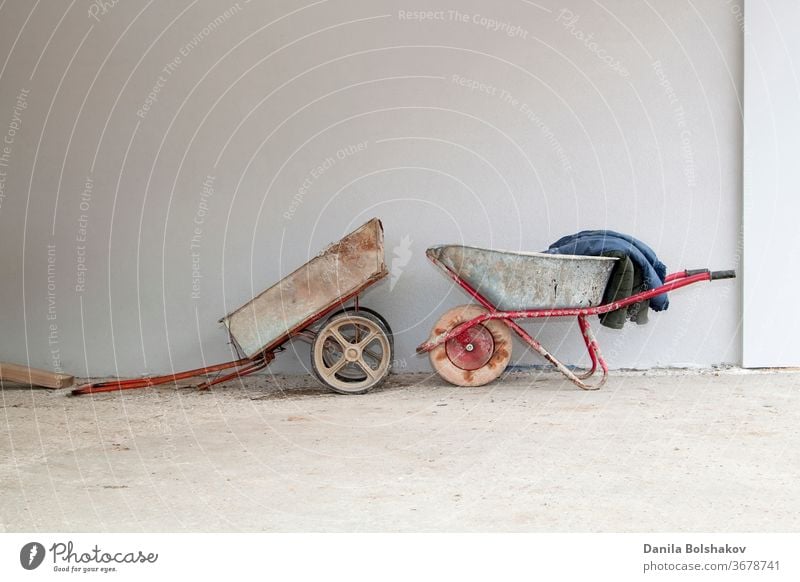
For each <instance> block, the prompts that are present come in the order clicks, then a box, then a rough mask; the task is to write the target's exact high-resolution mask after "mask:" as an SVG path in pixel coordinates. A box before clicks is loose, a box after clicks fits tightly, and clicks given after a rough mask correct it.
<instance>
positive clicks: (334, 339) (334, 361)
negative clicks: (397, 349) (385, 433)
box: [311, 311, 394, 394]
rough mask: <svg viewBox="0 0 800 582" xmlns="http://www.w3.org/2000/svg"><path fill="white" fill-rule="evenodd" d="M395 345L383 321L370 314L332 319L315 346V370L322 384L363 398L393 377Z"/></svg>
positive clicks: (346, 314) (315, 341)
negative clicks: (391, 369) (390, 373)
mask: <svg viewBox="0 0 800 582" xmlns="http://www.w3.org/2000/svg"><path fill="white" fill-rule="evenodd" d="M392 344H393V342H392V341H391V336H390V334H389V333H388V332H387V330H386V328H385V327H384V325H383V324H382V323H381V322H380V320H379V319H378V318H376V317H374V316H371V315H370V314H367V313H362V312H361V311H359V312H345V313H339V314H337V315H334V316H332V317H331V318H330V319H328V321H326V322H325V325H323V326H322V328H321V329H320V330H319V331H318V332H317V336H316V338H315V339H314V343H313V345H312V346H311V366H312V369H313V371H314V375H315V376H316V377H317V379H319V381H320V382H322V383H323V384H325V385H326V386H328V387H329V388H331V389H332V390H334V391H336V392H339V393H342V394H363V393H365V392H367V391H368V390H370V389H371V388H374V387H375V386H377V385H378V384H380V383H381V382H382V381H383V380H385V379H386V376H387V375H388V374H389V369H390V368H391V364H392V357H393V351H394V350H393V345H392Z"/></svg>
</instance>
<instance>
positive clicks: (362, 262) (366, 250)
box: [220, 218, 388, 358]
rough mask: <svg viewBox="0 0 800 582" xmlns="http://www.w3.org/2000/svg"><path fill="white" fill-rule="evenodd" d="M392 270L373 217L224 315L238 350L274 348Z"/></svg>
mask: <svg viewBox="0 0 800 582" xmlns="http://www.w3.org/2000/svg"><path fill="white" fill-rule="evenodd" d="M387 274H388V270H387V268H386V264H385V262H384V255H383V226H382V225H381V221H380V220H378V219H377V218H373V219H372V220H370V221H369V222H367V223H366V224H364V225H363V226H361V227H360V228H358V229H356V230H355V231H353V232H351V233H350V234H348V235H347V236H346V237H344V238H343V239H341V240H340V241H339V242H337V243H334V244H332V245H330V246H329V247H328V248H326V249H325V250H324V251H322V252H321V253H320V254H319V255H317V256H316V257H315V258H313V259H311V260H310V261H309V262H308V263H306V264H305V265H303V266H302V267H300V268H299V269H297V270H296V271H294V272H293V273H291V274H290V275H288V276H286V277H285V278H283V279H282V280H281V281H280V282H279V283H277V284H276V285H273V286H272V287H270V288H269V289H267V290H266V291H264V292H263V293H261V294H260V295H258V296H257V297H255V298H254V299H253V300H251V301H250V302H248V303H246V304H245V305H243V306H241V307H240V308H239V309H237V310H236V311H234V312H233V313H230V314H229V315H226V316H225V317H223V318H222V319H221V320H220V321H221V322H222V323H224V324H225V326H226V327H227V328H228V332H229V333H230V336H231V338H232V339H233V341H234V343H235V345H236V346H237V348H238V349H239V351H240V352H241V353H242V354H244V355H245V356H247V357H248V358H249V357H253V356H255V355H257V354H258V353H260V352H263V351H266V350H272V349H274V348H276V347H277V346H279V345H280V344H282V343H283V342H285V341H286V340H287V339H289V337H291V335H292V334H293V333H295V332H297V331H300V330H302V329H304V328H306V327H307V326H309V325H311V324H312V323H313V322H314V321H316V320H317V319H319V317H320V316H321V315H324V314H325V313H327V312H328V311H331V310H332V309H334V308H335V307H336V306H337V305H339V304H342V303H344V302H345V301H347V300H349V299H351V298H352V297H354V296H355V295H357V294H358V293H360V292H361V291H363V290H364V289H365V288H367V287H369V286H370V285H372V284H373V283H374V282H375V281H377V280H378V279H381V278H382V277H385V276H386V275H387Z"/></svg>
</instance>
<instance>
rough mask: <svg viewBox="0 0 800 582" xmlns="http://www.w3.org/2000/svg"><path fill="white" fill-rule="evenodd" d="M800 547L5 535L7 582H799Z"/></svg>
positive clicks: (578, 538)
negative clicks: (199, 581) (53, 581)
mask: <svg viewBox="0 0 800 582" xmlns="http://www.w3.org/2000/svg"><path fill="white" fill-rule="evenodd" d="M798 548H800V535H798V534H680V533H676V534H58V533H52V534H41V533H31V534H3V535H0V580H50V579H58V580H64V579H67V578H69V579H72V580H79V579H80V580H85V579H89V580H114V581H123V580H147V579H150V580H166V579H171V578H173V577H174V580H176V581H177V580H187V579H188V578H187V577H189V576H195V577H197V578H199V579H202V580H208V579H214V578H216V579H221V580H230V581H233V580H236V581H237V582H238V581H239V580H269V579H276V580H306V579H311V578H319V579H325V580H326V582H327V581H329V580H340V579H341V580H348V581H349V582H353V581H356V580H370V581H371V582H375V581H384V580H404V581H408V580H418V579H422V580H440V581H443V580H459V581H460V580H482V581H486V580H503V581H505V580H526V581H530V580H578V579H586V580H605V579H613V580H615V581H621V580H659V581H666V580H678V579H680V580H698V581H700V580H751V579H752V580H765V581H768V580H769V581H771V580H793V581H796V580H800V567H799V565H800V560H798V557H797V554H798ZM609 576H613V578H609Z"/></svg>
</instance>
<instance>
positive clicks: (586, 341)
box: [576, 315, 597, 380]
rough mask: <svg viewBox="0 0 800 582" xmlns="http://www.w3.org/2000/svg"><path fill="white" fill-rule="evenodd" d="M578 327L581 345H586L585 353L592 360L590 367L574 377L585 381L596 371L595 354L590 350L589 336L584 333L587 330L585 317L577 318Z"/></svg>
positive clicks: (587, 325) (587, 323) (587, 324)
mask: <svg viewBox="0 0 800 582" xmlns="http://www.w3.org/2000/svg"><path fill="white" fill-rule="evenodd" d="M578 325H579V326H580V328H581V337H583V343H584V344H586V351H587V352H589V357H590V358H591V359H592V367H591V369H589V370H587V371H586V372H584V373H583V374H576V375H577V376H578V378H580V379H581V380H586V379H587V378H591V377H592V376H593V375H594V373H595V372H596V371H597V354H595V351H594V350H593V349H592V347H591V344H590V342H589V336H588V335H587V333H586V330H587V329H588V328H589V322H588V321H586V317H585V316H582V315H579V316H578ZM590 333H591V332H590Z"/></svg>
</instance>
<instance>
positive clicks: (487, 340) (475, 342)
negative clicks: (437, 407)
mask: <svg viewBox="0 0 800 582" xmlns="http://www.w3.org/2000/svg"><path fill="white" fill-rule="evenodd" d="M484 313H486V309H484V308H483V307H480V306H478V305H460V306H458V307H454V308H453V309H451V310H450V311H448V312H447V313H445V314H444V315H442V317H440V318H439V321H437V322H436V325H435V326H434V327H433V335H434V336H438V335H440V334H443V333H446V332H448V331H450V330H451V329H453V328H454V327H456V326H457V325H460V324H462V323H464V322H465V321H469V320H471V319H474V318H476V317H478V316H480V315H483V314H484ZM429 355H430V359H431V365H432V366H433V369H434V370H436V373H437V374H439V376H441V377H442V378H443V379H444V380H447V381H448V382H450V383H451V384H455V385H456V386H483V385H484V384H488V383H489V382H491V381H493V380H495V379H496V378H498V377H499V376H500V374H502V373H503V371H504V370H505V369H506V366H508V362H509V361H510V360H511V331H510V330H509V329H508V326H506V324H505V323H503V322H502V321H498V320H489V321H485V322H483V323H479V324H478V325H475V326H473V327H471V328H469V329H468V330H466V331H465V332H464V333H462V334H461V335H460V336H458V337H454V338H452V339H450V340H448V341H446V342H445V343H443V344H441V345H439V346H436V347H435V348H434V349H433V350H431V351H430V353H429Z"/></svg>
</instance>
